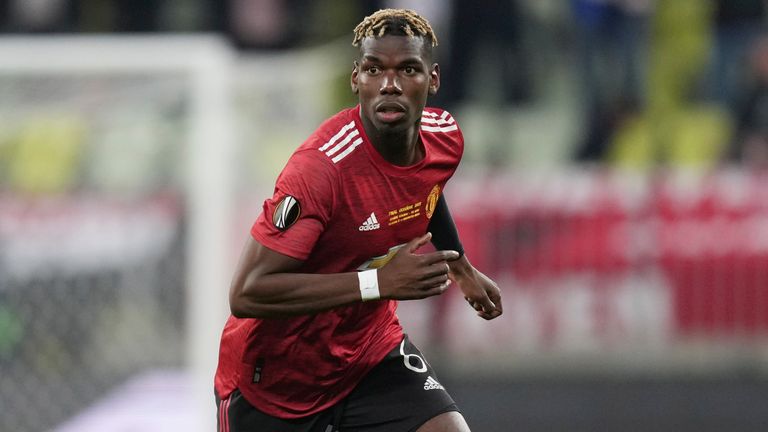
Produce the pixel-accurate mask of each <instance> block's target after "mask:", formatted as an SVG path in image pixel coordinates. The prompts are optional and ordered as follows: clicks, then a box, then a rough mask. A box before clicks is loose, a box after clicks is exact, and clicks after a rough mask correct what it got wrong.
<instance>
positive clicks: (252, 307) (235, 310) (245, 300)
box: [229, 286, 266, 318]
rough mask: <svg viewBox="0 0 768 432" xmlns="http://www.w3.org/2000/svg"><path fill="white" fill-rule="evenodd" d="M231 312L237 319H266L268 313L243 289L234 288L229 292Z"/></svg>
mask: <svg viewBox="0 0 768 432" xmlns="http://www.w3.org/2000/svg"><path fill="white" fill-rule="evenodd" d="M229 312H230V313H231V314H232V316H234V317H235V318H265V317H266V311H265V310H264V308H263V307H262V306H261V305H260V304H259V302H258V301H256V300H255V299H253V298H252V296H249V295H248V293H247V292H246V291H245V289H244V288H243V287H240V288H238V287H236V286H232V287H231V289H230V291H229Z"/></svg>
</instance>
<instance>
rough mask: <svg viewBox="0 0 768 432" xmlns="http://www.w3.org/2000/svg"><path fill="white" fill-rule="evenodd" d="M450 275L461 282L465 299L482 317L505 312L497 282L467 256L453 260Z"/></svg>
mask: <svg viewBox="0 0 768 432" xmlns="http://www.w3.org/2000/svg"><path fill="white" fill-rule="evenodd" d="M449 266H450V269H451V271H450V277H451V279H453V280H454V281H455V282H457V283H458V284H459V288H461V292H462V293H464V299H465V300H466V301H467V303H469V305H470V306H472V308H473V309H475V310H476V311H477V315H478V316H479V317H481V318H484V319H487V320H492V319H494V318H496V317H498V316H499V315H501V314H502V313H503V308H502V306H501V291H500V290H499V286H498V285H496V282H494V281H492V280H491V279H490V278H489V277H488V276H486V275H484V274H483V273H481V272H480V271H478V270H477V269H476V268H474V267H473V266H472V264H470V263H469V260H467V257H466V256H462V257H461V258H460V259H458V260H455V261H452V262H451V263H450V264H449Z"/></svg>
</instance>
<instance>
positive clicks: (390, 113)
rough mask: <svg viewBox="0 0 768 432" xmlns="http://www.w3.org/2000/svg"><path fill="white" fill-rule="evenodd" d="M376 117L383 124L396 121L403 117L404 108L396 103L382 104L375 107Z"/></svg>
mask: <svg viewBox="0 0 768 432" xmlns="http://www.w3.org/2000/svg"><path fill="white" fill-rule="evenodd" d="M376 117H377V118H378V119H379V120H380V121H382V122H384V123H391V122H395V121H398V120H400V119H401V118H403V117H405V107H404V106H402V105H400V104H399V103H397V102H382V103H380V104H379V105H378V106H376Z"/></svg>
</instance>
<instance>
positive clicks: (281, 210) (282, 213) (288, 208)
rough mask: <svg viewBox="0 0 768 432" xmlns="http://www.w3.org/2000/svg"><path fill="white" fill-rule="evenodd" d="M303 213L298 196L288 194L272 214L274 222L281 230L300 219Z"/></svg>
mask: <svg viewBox="0 0 768 432" xmlns="http://www.w3.org/2000/svg"><path fill="white" fill-rule="evenodd" d="M300 215H301V205H300V204H299V200H297V199H296V198H294V197H292V196H290V195H286V196H284V197H283V199H282V200H280V204H278V205H277V207H275V213H274V214H273V215H272V223H273V224H275V227H277V229H279V230H280V231H285V230H286V229H288V228H289V227H290V226H291V225H293V224H294V223H296V221H297V220H299V216H300Z"/></svg>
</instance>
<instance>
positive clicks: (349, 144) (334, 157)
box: [299, 108, 363, 165]
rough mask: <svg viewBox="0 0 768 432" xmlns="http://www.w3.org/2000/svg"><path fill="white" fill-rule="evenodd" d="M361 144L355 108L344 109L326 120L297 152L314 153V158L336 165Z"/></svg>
mask: <svg viewBox="0 0 768 432" xmlns="http://www.w3.org/2000/svg"><path fill="white" fill-rule="evenodd" d="M362 142H363V132H362V130H361V129H360V127H359V124H358V122H357V112H356V108H347V109H344V110H342V111H340V112H338V113H336V114H335V115H333V116H332V117H330V118H329V119H328V120H326V121H324V122H323V123H322V124H321V125H320V127H318V128H317V130H315V132H314V133H313V134H312V135H311V136H310V137H309V139H307V140H306V141H305V142H304V144H303V145H302V146H301V147H300V148H299V151H314V153H315V156H316V157H319V158H320V159H323V160H324V161H326V162H328V163H330V164H332V165H337V164H338V163H339V162H341V160H343V159H345V158H346V157H347V156H349V155H350V154H351V153H352V152H353V151H354V150H355V149H356V148H357V147H358V146H359V145H360V144H362Z"/></svg>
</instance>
